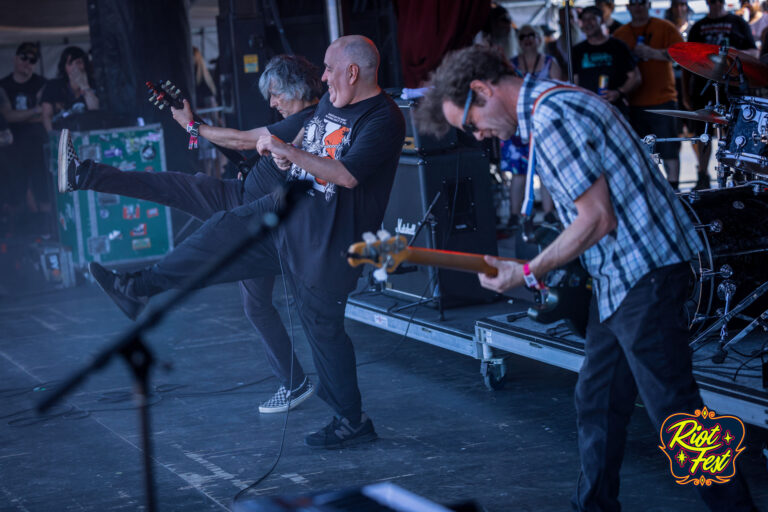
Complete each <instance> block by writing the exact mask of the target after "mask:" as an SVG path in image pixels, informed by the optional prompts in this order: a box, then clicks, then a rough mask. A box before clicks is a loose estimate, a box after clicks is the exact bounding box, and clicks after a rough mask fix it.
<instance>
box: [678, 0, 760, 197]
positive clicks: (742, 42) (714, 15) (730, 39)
mask: <svg viewBox="0 0 768 512" xmlns="http://www.w3.org/2000/svg"><path fill="white" fill-rule="evenodd" d="M707 6H708V7H709V14H707V16H706V17H704V18H701V19H700V20H699V21H697V22H696V23H694V25H693V27H692V28H691V31H690V32H689V33H688V41H689V42H693V43H706V44H713V45H717V46H721V45H726V46H729V47H731V48H735V49H737V50H746V51H747V53H751V54H753V55H754V56H757V50H756V46H755V40H754V38H753V37H752V30H751V29H750V26H749V24H748V23H747V22H746V21H744V18H741V17H739V16H736V15H735V14H732V13H729V12H728V11H726V10H725V1H724V0H707ZM682 82H683V83H682V89H683V98H682V100H683V106H684V107H685V108H687V109H688V110H699V109H702V108H704V107H706V106H707V105H709V104H712V105H714V103H715V101H716V98H715V88H714V87H712V86H709V87H706V85H707V79H706V78H703V77H699V76H697V75H693V74H692V73H690V72H688V71H683V76H682ZM705 87H706V90H705V89H704V88H705ZM702 91H704V92H703V93H702ZM720 98H721V99H720V101H721V102H722V103H723V104H725V107H726V109H727V108H728V105H727V99H726V95H725V94H721V95H720ZM690 126H691V129H692V130H693V131H694V135H701V134H702V133H704V129H705V127H706V125H705V123H703V122H692V123H691V124H690ZM693 146H694V148H695V150H696V158H697V160H698V170H697V175H698V177H697V180H696V186H695V187H694V188H696V189H706V188H709V187H710V179H709V158H710V156H711V155H712V144H701V143H698V144H694V145H693Z"/></svg>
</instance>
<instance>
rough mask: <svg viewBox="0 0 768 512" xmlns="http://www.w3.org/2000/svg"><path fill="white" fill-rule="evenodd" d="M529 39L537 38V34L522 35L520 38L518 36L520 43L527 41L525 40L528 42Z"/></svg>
mask: <svg viewBox="0 0 768 512" xmlns="http://www.w3.org/2000/svg"><path fill="white" fill-rule="evenodd" d="M529 37H530V38H535V37H536V32H527V33H525V34H520V35H519V36H517V38H518V39H519V40H520V41H525V40H526V39H528V38H529Z"/></svg>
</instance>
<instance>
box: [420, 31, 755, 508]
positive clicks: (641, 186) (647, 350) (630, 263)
mask: <svg viewBox="0 0 768 512" xmlns="http://www.w3.org/2000/svg"><path fill="white" fill-rule="evenodd" d="M431 84H432V86H433V87H432V89H430V91H429V93H428V94H427V97H426V98H425V99H424V101H423V102H422V105H421V106H420V108H419V110H418V112H417V116H418V118H417V120H418V122H419V124H420V127H421V128H422V129H423V130H425V131H428V132H431V133H434V134H436V135H440V134H441V133H444V132H445V130H447V128H448V125H451V126H454V127H456V128H460V129H463V130H464V131H466V132H470V133H472V134H473V135H474V136H475V137H476V138H477V139H483V138H487V137H498V138H500V139H508V138H509V137H511V136H512V135H513V134H514V133H515V132H516V131H517V130H518V129H519V133H520V136H521V137H522V138H523V140H527V139H529V138H530V140H531V142H532V144H531V146H532V148H531V152H530V158H529V160H530V161H531V162H532V164H531V165H535V166H536V167H535V169H536V172H537V173H538V174H539V176H540V178H541V180H542V182H543V184H544V186H546V188H547V190H549V191H550V193H551V194H552V198H553V199H554V202H555V205H556V208H557V211H558V214H559V215H560V218H561V220H562V221H563V224H564V225H565V229H564V231H563V232H562V233H561V234H560V236H559V237H558V238H557V239H556V240H555V241H554V242H552V243H551V244H550V245H549V246H548V247H547V248H546V249H545V250H544V251H542V253H541V254H539V255H538V256H537V257H536V258H534V259H533V260H531V261H530V262H529V263H528V264H526V265H520V264H517V263H513V262H506V261H500V260H498V259H496V258H493V257H489V256H486V261H487V262H488V263H489V264H490V265H493V266H494V267H497V268H498V269H499V272H498V276H497V277H494V278H491V277H489V276H486V275H484V274H481V275H480V282H481V283H482V285H483V286H484V287H486V288H489V289H491V290H495V291H497V292H503V291H505V290H508V289H510V288H512V287H515V286H520V285H523V284H525V285H526V286H531V287H535V286H538V281H537V277H538V278H541V277H542V276H544V275H545V274H546V273H547V272H549V271H550V270H553V269H555V268H558V267H561V266H563V265H564V264H565V263H567V262H569V261H571V260H573V259H574V258H577V257H581V259H582V262H583V264H584V266H585V267H586V268H587V271H588V272H589V273H590V275H591V276H592V277H593V281H594V290H595V293H594V296H593V300H592V305H591V307H590V317H589V323H588V326H587V336H586V340H585V353H586V356H585V359H584V363H583V365H582V367H581V370H580V371H579V379H578V383H577V385H576V393H575V395H576V396H575V402H576V411H577V416H578V419H577V422H578V442H579V454H580V458H581V472H580V475H579V480H578V485H577V489H576V491H575V493H574V496H573V499H572V504H573V507H574V510H579V511H598V510H599V511H616V510H619V509H620V504H619V501H618V495H619V469H620V466H621V461H622V457H623V454H624V444H625V441H626V435H627V424H628V423H629V420H630V417H631V415H632V411H633V409H634V407H635V399H636V396H637V394H638V392H639V393H640V396H641V398H642V401H643V404H644V405H645V408H646V409H647V410H648V413H649V415H650V417H651V420H652V421H653V424H654V425H655V426H656V428H657V429H658V428H660V427H661V424H662V423H663V421H664V419H665V418H666V417H667V416H668V415H670V414H673V413H678V412H687V413H693V412H694V410H695V409H697V408H701V406H702V401H701V397H700V395H699V390H698V386H697V384H696V382H695V381H694V379H693V373H692V367H691V353H690V350H689V347H688V344H687V340H688V329H687V319H686V315H685V312H684V309H683V308H684V303H685V300H686V298H687V295H688V279H689V266H688V264H687V261H688V260H690V259H691V258H692V257H693V256H694V255H695V254H696V253H697V252H698V251H699V250H701V246H700V241H699V239H698V237H697V235H696V233H695V231H694V228H693V225H692V224H691V221H690V220H689V218H688V217H687V216H686V214H685V212H684V210H683V207H682V205H681V204H680V203H679V202H678V200H677V199H676V197H675V194H674V191H673V190H672V188H671V187H670V186H669V184H668V183H667V181H666V180H665V179H664V177H663V176H662V175H661V173H660V172H659V170H658V168H657V167H656V165H654V164H653V162H652V161H651V160H650V158H649V156H648V155H647V154H646V153H645V151H644V150H643V148H642V147H641V145H640V143H639V137H638V136H637V135H636V134H635V133H634V132H633V131H632V129H631V128H630V127H629V125H628V124H627V122H626V121H625V120H624V117H623V116H622V115H621V114H620V113H619V112H617V111H616V110H615V109H614V108H613V107H611V106H610V105H609V104H608V103H606V102H605V101H603V100H602V99H601V98H600V97H598V96H596V95H594V94H592V93H589V92H587V91H585V90H583V89H579V88H576V87H573V86H568V85H565V84H561V83H558V82H553V81H548V80H535V79H532V78H530V77H529V78H525V79H522V78H518V77H517V76H516V75H515V73H514V71H513V69H512V68H511V66H510V65H509V63H508V62H507V60H506V59H505V58H504V57H503V56H502V55H500V54H499V53H497V52H496V51H494V50H492V49H489V48H483V47H478V46H475V47H469V48H465V49H463V50H459V51H457V52H454V53H452V54H450V55H448V56H447V57H446V58H445V59H444V60H443V62H442V64H441V65H440V67H439V68H438V69H437V70H436V71H435V73H434V75H433V76H432V80H431ZM530 172H531V171H530V170H529V173H530ZM534 276H535V277H534ZM697 489H699V491H700V494H701V496H702V498H703V499H704V501H705V502H706V504H707V505H708V506H709V508H710V509H711V510H722V511H725V510H728V511H752V510H756V509H755V508H754V505H753V503H752V500H751V497H750V495H749V491H748V489H747V487H746V483H745V481H744V479H743V475H741V474H740V472H738V471H737V473H736V476H735V478H734V479H733V480H732V481H731V482H730V483H729V484H720V485H713V486H710V487H706V488H704V489H701V486H698V487H697Z"/></svg>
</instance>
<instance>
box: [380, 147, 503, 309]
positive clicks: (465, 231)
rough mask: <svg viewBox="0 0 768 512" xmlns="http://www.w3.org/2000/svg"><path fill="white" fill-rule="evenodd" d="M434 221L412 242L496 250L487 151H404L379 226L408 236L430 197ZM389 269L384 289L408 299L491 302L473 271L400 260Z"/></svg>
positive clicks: (491, 296) (449, 303) (448, 303)
mask: <svg viewBox="0 0 768 512" xmlns="http://www.w3.org/2000/svg"><path fill="white" fill-rule="evenodd" d="M438 193H439V196H438V198H437V201H436V203H435V206H434V207H433V208H432V212H431V214H432V217H433V219H434V225H433V226H430V224H425V225H424V227H423V228H422V230H421V231H420V232H419V235H418V236H417V237H416V239H415V240H414V243H413V246H415V247H428V248H430V249H443V250H450V251H461V252H473V253H482V254H491V255H496V254H498V248H497V245H496V227H495V217H494V211H493V200H492V196H491V175H490V172H489V163H488V157H487V156H486V154H485V153H484V152H482V151H479V150H474V149H462V150H456V151H451V152H448V153H440V154H434V155H426V156H421V157H420V156H415V155H407V154H403V155H402V156H401V157H400V164H399V166H398V168H397V174H396V175H395V182H394V185H393V187H392V193H391V194H390V198H389V204H388V206H387V210H386V212H385V213H384V221H383V223H382V224H383V228H384V229H386V230H387V231H389V232H390V233H392V234H399V235H403V236H405V237H406V238H407V239H408V240H410V239H411V237H412V236H413V234H414V233H415V231H416V229H417V225H418V223H419V221H421V219H422V218H423V217H424V215H425V212H426V211H427V209H428V208H429V206H430V204H431V203H432V201H433V200H434V198H435V196H437V195H438ZM399 271H400V272H402V273H395V274H390V275H389V279H388V281H387V282H386V284H385V289H384V293H386V294H390V295H393V296H397V297H399V298H406V299H411V300H414V301H415V300H421V299H422V298H424V299H434V302H435V303H437V301H439V302H440V303H441V305H442V307H443V308H448V307H454V306H459V305H466V304H475V303H481V302H491V301H493V300H494V299H495V298H496V294H495V293H493V292H491V291H489V290H486V289H484V288H482V287H481V286H480V283H479V282H478V279H477V275H476V274H473V273H468V272H459V271H455V270H445V269H436V268H431V267H416V266H412V265H411V264H409V263H408V262H404V263H403V264H402V265H401V266H400V269H399Z"/></svg>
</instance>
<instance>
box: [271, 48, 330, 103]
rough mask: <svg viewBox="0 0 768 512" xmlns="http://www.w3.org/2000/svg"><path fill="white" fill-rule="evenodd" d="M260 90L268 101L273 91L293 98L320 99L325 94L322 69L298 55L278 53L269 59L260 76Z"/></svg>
mask: <svg viewBox="0 0 768 512" xmlns="http://www.w3.org/2000/svg"><path fill="white" fill-rule="evenodd" d="M259 90H260V91H261V95H262V96H264V99H265V100H267V101H269V96H270V94H272V93H273V94H284V95H286V96H287V97H288V98H289V99H293V100H298V99H301V100H304V101H312V100H315V99H319V98H320V97H321V96H322V95H323V83H322V82H321V81H320V69H319V68H318V67H317V66H315V65H314V64H312V63H311V62H309V61H308V60H307V59H305V58H304V57H299V56H298V55H277V56H275V57H272V58H271V59H270V60H269V62H268V63H267V66H266V67H265V68H264V72H263V73H262V74H261V77H259Z"/></svg>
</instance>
